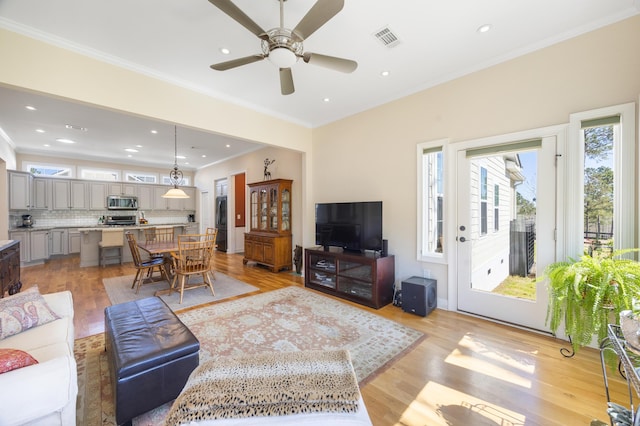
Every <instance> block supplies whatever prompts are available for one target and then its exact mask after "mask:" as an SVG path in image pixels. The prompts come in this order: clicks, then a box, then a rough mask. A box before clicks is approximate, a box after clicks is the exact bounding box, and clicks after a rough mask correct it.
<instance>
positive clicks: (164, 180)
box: [160, 175, 191, 186]
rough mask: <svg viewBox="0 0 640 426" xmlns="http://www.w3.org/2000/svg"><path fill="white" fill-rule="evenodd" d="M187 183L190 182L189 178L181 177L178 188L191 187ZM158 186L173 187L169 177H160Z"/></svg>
mask: <svg viewBox="0 0 640 426" xmlns="http://www.w3.org/2000/svg"><path fill="white" fill-rule="evenodd" d="M189 182H191V179H189V176H183V177H182V182H180V183H179V185H180V186H191V185H190V183H189ZM160 184H161V185H173V183H172V182H171V178H170V177H169V175H162V176H160Z"/></svg>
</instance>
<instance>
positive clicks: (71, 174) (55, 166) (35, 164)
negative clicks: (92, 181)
mask: <svg viewBox="0 0 640 426" xmlns="http://www.w3.org/2000/svg"><path fill="white" fill-rule="evenodd" d="M22 164H23V166H22V169H23V171H25V172H29V173H31V169H32V168H36V169H37V168H43V169H46V168H51V169H65V170H68V171H69V174H68V175H38V174H36V175H34V176H40V177H46V178H54V179H73V178H74V177H75V171H76V169H75V166H69V165H67V164H54V163H41V162H29V163H27V162H23V163H22Z"/></svg>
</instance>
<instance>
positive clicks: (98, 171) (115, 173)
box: [78, 167, 120, 182]
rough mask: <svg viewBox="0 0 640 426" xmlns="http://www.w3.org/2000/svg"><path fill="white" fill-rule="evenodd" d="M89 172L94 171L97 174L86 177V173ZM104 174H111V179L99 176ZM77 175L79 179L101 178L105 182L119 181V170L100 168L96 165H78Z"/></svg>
mask: <svg viewBox="0 0 640 426" xmlns="http://www.w3.org/2000/svg"><path fill="white" fill-rule="evenodd" d="M89 173H96V174H97V175H98V176H94V177H87V174H89ZM101 174H104V175H113V179H104V178H101V177H100V176H99V175H101ZM78 175H79V176H80V179H86V180H102V181H105V182H119V181H120V170H114V169H101V168H98V167H78Z"/></svg>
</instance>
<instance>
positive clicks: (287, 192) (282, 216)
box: [242, 179, 293, 272]
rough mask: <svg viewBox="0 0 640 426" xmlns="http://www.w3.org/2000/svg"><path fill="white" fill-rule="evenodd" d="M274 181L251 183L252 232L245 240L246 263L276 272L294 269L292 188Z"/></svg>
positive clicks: (281, 180)
mask: <svg viewBox="0 0 640 426" xmlns="http://www.w3.org/2000/svg"><path fill="white" fill-rule="evenodd" d="M292 182H293V181H292V180H288V179H273V180H269V181H264V182H256V183H250V184H249V185H248V186H249V202H250V206H249V213H250V215H251V220H250V223H249V224H250V232H248V233H246V234H245V236H244V259H243V260H242V262H243V263H244V264H245V265H246V264H247V262H248V261H254V262H257V263H260V264H263V265H266V266H269V267H270V268H271V270H272V271H273V272H278V271H280V270H281V269H291V266H292V259H291V258H292V247H291V184H292Z"/></svg>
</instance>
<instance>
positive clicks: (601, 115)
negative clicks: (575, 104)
mask: <svg viewBox="0 0 640 426" xmlns="http://www.w3.org/2000/svg"><path fill="white" fill-rule="evenodd" d="M635 117H636V111H635V104H634V103H629V104H623V105H616V106H611V107H606V108H600V109H597V110H592V111H586V112H581V113H575V114H571V116H570V122H569V138H570V139H569V144H570V145H569V146H568V149H567V157H568V158H567V163H568V170H570V171H572V173H570V174H568V175H567V182H566V184H565V191H566V196H565V197H564V198H565V200H566V217H567V222H566V228H567V230H566V251H567V252H566V256H567V257H569V256H570V257H575V256H579V255H581V254H582V253H584V252H592V251H593V250H605V251H610V250H611V249H614V250H615V249H626V248H632V247H635V245H636V239H637V235H636V231H637V226H636V210H637V205H636V204H635V203H633V202H629V194H635V193H636V188H637V187H636V178H635V161H636V156H637V152H636V147H635V139H636V134H635V129H636V123H635V119H636V118H635ZM569 218H571V219H569ZM576 219H577V220H576ZM630 256H633V255H630Z"/></svg>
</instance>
